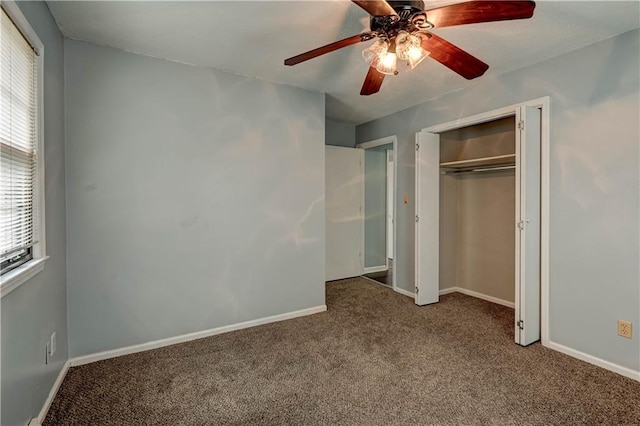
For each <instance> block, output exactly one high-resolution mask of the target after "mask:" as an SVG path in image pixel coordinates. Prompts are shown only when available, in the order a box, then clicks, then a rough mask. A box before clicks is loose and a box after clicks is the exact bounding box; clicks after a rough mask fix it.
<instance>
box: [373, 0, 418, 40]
mask: <svg viewBox="0 0 640 426" xmlns="http://www.w3.org/2000/svg"><path fill="white" fill-rule="evenodd" d="M387 3H389V5H390V6H391V7H392V8H393V10H395V11H396V12H397V13H398V16H395V15H394V16H371V20H370V28H371V31H373V32H376V33H379V34H386V35H387V36H388V37H395V35H396V34H397V33H398V31H400V30H404V29H406V28H407V27H408V26H410V25H409V20H410V18H411V17H412V16H414V15H415V14H417V13H420V12H422V11H423V9H424V1H422V0H395V1H393V0H391V1H388V2H387ZM425 16H426V15H425ZM425 19H426V18H425Z"/></svg>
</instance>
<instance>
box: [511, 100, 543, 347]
mask: <svg viewBox="0 0 640 426" xmlns="http://www.w3.org/2000/svg"><path fill="white" fill-rule="evenodd" d="M518 112H519V113H518V114H516V122H517V123H519V124H518V126H519V127H520V128H519V129H518V130H519V131H517V132H516V150H517V152H516V154H517V155H516V161H517V167H516V170H517V172H516V226H517V229H516V312H515V314H516V315H515V318H516V325H515V331H516V333H515V341H516V343H518V344H520V345H522V346H527V345H529V344H531V343H533V342H535V341H538V340H540V124H541V118H540V115H541V114H540V109H538V108H533V107H522V108H520V109H519V111H518Z"/></svg>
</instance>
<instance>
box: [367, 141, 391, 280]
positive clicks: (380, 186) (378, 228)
mask: <svg viewBox="0 0 640 426" xmlns="http://www.w3.org/2000/svg"><path fill="white" fill-rule="evenodd" d="M389 150H393V144H387V145H382V146H377V147H375V148H369V149H366V150H365V151H364V267H365V268H371V267H375V266H384V265H385V264H386V262H387V151H389Z"/></svg>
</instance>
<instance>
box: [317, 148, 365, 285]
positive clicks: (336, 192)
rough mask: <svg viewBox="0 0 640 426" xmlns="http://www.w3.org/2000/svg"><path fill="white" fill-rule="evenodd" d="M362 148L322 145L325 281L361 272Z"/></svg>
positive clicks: (362, 219)
mask: <svg viewBox="0 0 640 426" xmlns="http://www.w3.org/2000/svg"><path fill="white" fill-rule="evenodd" d="M363 158H364V151H363V150H362V149H355V148H342V147H335V146H327V147H325V206H326V215H325V220H326V227H325V233H326V247H325V249H326V257H325V259H326V260H325V262H326V266H325V279H326V280H327V281H332V280H338V279H342V278H348V277H355V276H359V275H362V274H363V272H364V262H363V257H362V252H363V248H364V247H363V245H364V218H363V213H362V210H363V199H364V169H363V163H364V162H363Z"/></svg>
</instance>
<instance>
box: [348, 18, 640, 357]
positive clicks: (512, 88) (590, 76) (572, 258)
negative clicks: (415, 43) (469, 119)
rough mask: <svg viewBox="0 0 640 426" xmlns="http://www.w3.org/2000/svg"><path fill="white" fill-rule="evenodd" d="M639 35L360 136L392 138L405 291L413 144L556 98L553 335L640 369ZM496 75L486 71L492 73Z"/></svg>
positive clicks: (505, 78) (479, 88) (371, 127)
mask: <svg viewBox="0 0 640 426" xmlns="http://www.w3.org/2000/svg"><path fill="white" fill-rule="evenodd" d="M639 38H640V32H639V31H638V30H635V31H631V32H628V33H625V34H622V35H620V36H618V37H615V38H612V39H609V40H605V41H603V42H600V43H597V44H594V45H591V46H588V47H585V48H583V49H580V50H577V51H575V52H571V53H568V54H566V55H562V56H560V57H557V58H553V59H550V60H548V61H545V62H541V63H539V64H536V65H532V66H530V67H527V68H524V69H521V70H517V71H514V72H510V73H507V74H503V75H500V76H497V77H493V78H491V77H490V76H487V77H483V78H481V79H479V80H478V82H477V84H475V85H474V86H472V87H469V88H467V89H465V90H462V91H459V92H455V93H451V94H449V95H446V96H444V97H442V98H440V99H437V100H434V101H430V102H427V103H424V104H421V105H418V106H416V107H412V108H409V109H407V110H404V111H401V112H398V113H395V114H392V115H389V116H387V117H384V118H382V119H379V120H376V121H373V122H370V123H366V124H363V125H361V126H358V127H357V128H356V135H357V140H358V142H363V141H368V140H373V139H377V138H381V137H385V136H389V135H394V134H395V135H397V137H398V141H399V156H398V157H399V158H398V180H399V182H398V184H399V195H400V197H399V198H400V199H402V195H403V194H408V195H409V196H410V200H411V202H410V203H409V204H407V205H404V204H401V203H399V204H398V205H397V206H396V207H397V215H396V218H397V221H398V223H397V227H398V236H399V237H400V239H399V241H398V242H399V245H398V251H397V253H396V257H395V259H394V260H395V264H396V265H397V268H398V269H397V272H396V273H397V278H398V285H399V286H400V287H402V288H404V289H406V290H412V289H413V282H414V238H413V235H414V220H413V215H414V202H413V194H414V145H413V142H414V140H415V139H414V138H415V133H416V132H417V131H418V130H420V129H422V128H425V127H428V126H431V125H435V124H440V123H444V122H447V121H451V120H455V119H457V118H460V117H464V116H469V115H472V114H476V113H481V112H485V111H488V110H492V109H496V108H500V107H503V106H506V105H511V104H514V103H518V102H522V101H526V100H529V99H534V98H538V97H541V96H546V95H550V96H551V147H550V149H551V151H550V157H551V160H550V174H551V176H550V179H551V184H550V186H551V194H550V197H551V199H550V204H551V211H550V215H551V217H550V227H551V230H550V232H551V236H550V257H551V258H550V265H549V266H550V318H549V320H550V328H551V329H550V338H551V340H552V341H553V342H556V343H560V344H563V345H565V346H568V347H570V348H573V349H576V350H579V351H582V352H584V353H586V354H590V355H593V356H596V357H598V358H601V359H604V360H607V361H610V362H613V363H615V364H618V365H622V366H625V367H628V368H632V369H634V370H640V348H639V346H638V335H637V334H636V336H635V339H632V340H629V339H625V338H621V337H618V336H617V335H616V322H617V320H618V319H619V318H621V319H628V320H629V321H632V322H634V323H637V324H640V303H639V301H640V285H639V283H640V276H639V271H638V263H639V254H640V249H639V235H640V230H639V225H640V224H639V222H638V217H639V216H640V209H639V190H640V185H639V158H638V155H639V151H640V150H639V141H640V129H639V126H638V116H639V115H640V107H639V103H640V101H639V92H640V78H639V74H640V70H639V67H638V63H639V61H640V58H639V52H640V46H639V45H638V44H639ZM489 72H491V71H489Z"/></svg>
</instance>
